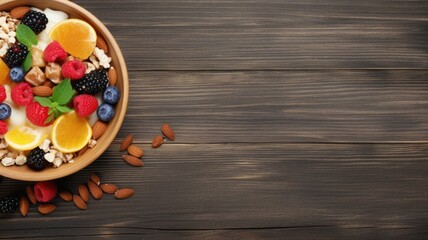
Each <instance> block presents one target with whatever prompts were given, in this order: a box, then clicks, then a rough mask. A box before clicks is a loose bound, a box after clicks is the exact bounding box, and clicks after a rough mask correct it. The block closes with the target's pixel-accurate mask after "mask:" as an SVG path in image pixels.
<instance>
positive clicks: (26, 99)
mask: <svg viewBox="0 0 428 240" xmlns="http://www.w3.org/2000/svg"><path fill="white" fill-rule="evenodd" d="M11 97H12V100H13V101H14V102H15V103H16V104H18V105H21V106H27V105H28V104H30V103H31V102H32V101H33V98H34V96H33V89H32V88H31V86H30V84H28V83H26V82H23V83H18V84H17V85H16V86H15V87H14V88H13V89H12V93H11Z"/></svg>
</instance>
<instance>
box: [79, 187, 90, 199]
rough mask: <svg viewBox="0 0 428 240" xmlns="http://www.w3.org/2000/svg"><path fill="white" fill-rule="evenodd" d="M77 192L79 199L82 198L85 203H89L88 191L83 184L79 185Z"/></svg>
mask: <svg viewBox="0 0 428 240" xmlns="http://www.w3.org/2000/svg"><path fill="white" fill-rule="evenodd" d="M78 190H79V195H80V197H82V199H83V200H84V201H85V202H87V201H89V190H88V187H86V185H85V184H80V185H79V189H78Z"/></svg>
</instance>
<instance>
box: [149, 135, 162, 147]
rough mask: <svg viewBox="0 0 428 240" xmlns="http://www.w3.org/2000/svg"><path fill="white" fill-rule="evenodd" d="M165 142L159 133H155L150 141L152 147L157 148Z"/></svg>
mask: <svg viewBox="0 0 428 240" xmlns="http://www.w3.org/2000/svg"><path fill="white" fill-rule="evenodd" d="M164 142H165V139H164V138H163V137H162V136H161V135H157V136H156V137H155V138H154V139H153V141H152V148H158V147H160V146H161V145H162V144H163V143H164Z"/></svg>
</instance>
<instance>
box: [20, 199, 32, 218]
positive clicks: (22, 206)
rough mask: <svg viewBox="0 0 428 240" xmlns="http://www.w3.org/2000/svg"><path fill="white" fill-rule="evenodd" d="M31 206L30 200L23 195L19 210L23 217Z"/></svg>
mask: <svg viewBox="0 0 428 240" xmlns="http://www.w3.org/2000/svg"><path fill="white" fill-rule="evenodd" d="M29 208H30V202H29V201H28V198H27V197H26V196H21V198H20V199H19V212H21V215H22V216H23V217H25V216H27V213H28V209H29Z"/></svg>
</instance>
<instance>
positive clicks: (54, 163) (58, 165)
mask: <svg viewBox="0 0 428 240" xmlns="http://www.w3.org/2000/svg"><path fill="white" fill-rule="evenodd" d="M53 165H54V166H55V167H60V166H61V165H62V159H61V158H55V159H54V161H53Z"/></svg>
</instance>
